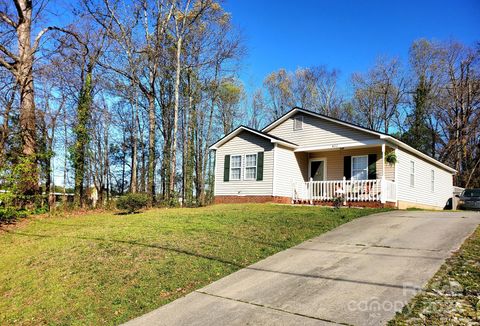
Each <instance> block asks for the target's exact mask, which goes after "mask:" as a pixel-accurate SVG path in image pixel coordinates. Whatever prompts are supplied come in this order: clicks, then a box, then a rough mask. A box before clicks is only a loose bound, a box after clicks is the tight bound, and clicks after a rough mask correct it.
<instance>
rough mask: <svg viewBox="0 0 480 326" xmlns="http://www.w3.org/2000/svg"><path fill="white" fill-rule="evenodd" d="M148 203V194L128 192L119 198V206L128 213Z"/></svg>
mask: <svg viewBox="0 0 480 326" xmlns="http://www.w3.org/2000/svg"><path fill="white" fill-rule="evenodd" d="M147 204H148V197H147V195H146V194H139V193H136V194H132V193H130V194H126V195H124V196H121V197H120V198H118V200H117V208H118V209H121V210H123V211H126V212H127V213H128V214H132V213H135V212H137V211H139V210H140V209H142V208H145V207H146V206H147Z"/></svg>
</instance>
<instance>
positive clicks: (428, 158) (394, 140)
mask: <svg viewBox="0 0 480 326" xmlns="http://www.w3.org/2000/svg"><path fill="white" fill-rule="evenodd" d="M299 112H300V113H304V114H307V115H310V116H314V117H317V118H320V119H323V120H326V121H330V122H333V123H336V124H340V125H343V126H346V127H348V128H353V129H356V130H360V131H363V132H366V133H369V134H372V135H375V136H378V137H379V138H380V139H383V140H386V141H389V142H391V143H393V144H395V145H397V146H398V147H401V148H403V149H404V150H406V151H408V152H410V153H413V154H415V155H417V156H419V157H421V158H423V159H425V160H426V161H429V162H430V163H433V164H435V165H437V166H439V167H441V168H443V169H445V170H447V171H449V172H451V173H456V172H457V170H455V169H453V168H451V167H449V166H448V165H446V164H443V163H442V162H440V161H437V160H436V159H434V158H433V157H431V156H428V155H426V154H425V153H422V152H420V151H419V150H417V149H415V148H413V147H411V146H410V145H408V144H405V143H404V142H402V141H401V140H398V139H397V138H395V137H393V136H391V135H389V134H387V133H384V132H380V131H375V130H372V129H369V128H365V127H362V126H359V125H356V124H353V123H350V122H346V121H343V120H340V119H336V118H332V117H329V116H326V115H324V114H320V113H316V112H313V111H309V110H305V109H302V108H299V107H294V108H292V109H291V110H290V111H288V112H287V113H285V114H284V115H282V116H281V117H280V118H278V119H277V120H275V121H273V122H272V123H270V124H269V125H267V126H266V127H265V128H263V129H262V132H263V133H268V132H269V131H271V130H272V129H273V128H275V127H276V126H278V125H280V124H281V123H283V122H284V121H285V120H287V119H289V118H290V117H291V116H293V115H294V114H296V113H299ZM269 135H270V134H269Z"/></svg>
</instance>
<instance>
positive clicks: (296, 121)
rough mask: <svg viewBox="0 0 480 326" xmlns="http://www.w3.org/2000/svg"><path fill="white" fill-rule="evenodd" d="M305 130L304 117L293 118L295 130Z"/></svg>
mask: <svg viewBox="0 0 480 326" xmlns="http://www.w3.org/2000/svg"><path fill="white" fill-rule="evenodd" d="M302 129H303V115H297V116H295V117H294V118H293V130H302Z"/></svg>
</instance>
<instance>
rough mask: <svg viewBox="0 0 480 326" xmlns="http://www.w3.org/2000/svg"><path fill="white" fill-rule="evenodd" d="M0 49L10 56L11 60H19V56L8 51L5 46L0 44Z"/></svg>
mask: <svg viewBox="0 0 480 326" xmlns="http://www.w3.org/2000/svg"><path fill="white" fill-rule="evenodd" d="M0 51H2V52H3V53H5V54H6V55H8V56H9V57H10V58H12V60H13V61H15V62H17V61H18V60H19V57H18V56H17V55H16V54H15V53H12V52H10V51H9V50H8V49H7V48H6V47H4V46H3V45H2V44H0Z"/></svg>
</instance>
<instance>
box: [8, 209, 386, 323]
mask: <svg viewBox="0 0 480 326" xmlns="http://www.w3.org/2000/svg"><path fill="white" fill-rule="evenodd" d="M378 211H379V210H375V209H339V210H335V209H331V208H319V207H301V206H296V207H293V206H287V205H273V204H263V205H262V204H248V205H217V206H211V207H206V208H194V209H155V210H150V211H147V212H144V213H140V214H134V215H115V214H113V213H97V214H90V215H84V216H77V217H69V218H66V217H51V218H37V219H33V220H31V221H30V222H29V223H26V224H25V225H22V226H19V227H16V228H13V229H11V230H9V231H8V232H0V325H5V324H12V323H19V324H35V325H38V324H91V325H92V324H118V323H120V322H125V321H127V320H129V319H131V318H133V317H137V316H139V315H142V314H144V313H146V312H148V311H150V310H153V309H155V308H157V307H159V306H161V305H163V304H166V303H168V302H170V301H172V300H174V299H176V298H178V297H180V296H183V295H185V294H186V293H188V292H191V291H193V290H195V289H197V288H200V287H202V286H204V285H207V284H209V283H211V282H212V281H214V280H217V279H219V278H221V277H223V276H225V275H227V274H230V273H232V272H234V271H236V270H238V269H240V268H242V267H245V266H247V265H250V264H252V263H254V262H256V261H258V260H260V259H262V258H265V257H267V256H270V255H272V254H274V253H276V252H278V251H281V250H284V249H286V248H289V247H292V246H293V245H296V244H298V243H300V242H302V241H304V240H306V239H309V238H312V237H314V236H316V235H319V234H321V233H323V232H326V231H329V230H331V229H333V228H335V227H337V226H338V225H340V224H343V223H345V222H348V221H350V220H352V219H354V218H357V217H360V216H364V215H368V214H371V213H374V212H378Z"/></svg>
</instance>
